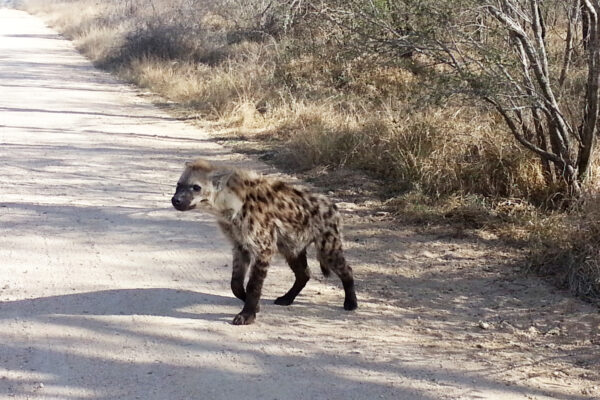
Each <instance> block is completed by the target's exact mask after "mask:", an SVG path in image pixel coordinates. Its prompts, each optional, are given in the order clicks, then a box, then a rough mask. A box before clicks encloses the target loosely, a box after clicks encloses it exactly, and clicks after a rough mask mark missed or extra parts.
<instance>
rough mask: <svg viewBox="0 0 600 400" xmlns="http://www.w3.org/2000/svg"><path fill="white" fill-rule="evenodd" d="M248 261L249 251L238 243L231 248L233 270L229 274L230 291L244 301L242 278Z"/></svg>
mask: <svg viewBox="0 0 600 400" xmlns="http://www.w3.org/2000/svg"><path fill="white" fill-rule="evenodd" d="M249 263H250V253H249V252H248V251H247V250H245V249H244V248H243V247H242V246H240V245H235V247H234V248H233V272H232V274H231V291H232V292H233V294H234V295H235V297H237V298H238V299H240V300H242V301H246V291H245V290H244V278H246V271H247V270H248V264H249Z"/></svg>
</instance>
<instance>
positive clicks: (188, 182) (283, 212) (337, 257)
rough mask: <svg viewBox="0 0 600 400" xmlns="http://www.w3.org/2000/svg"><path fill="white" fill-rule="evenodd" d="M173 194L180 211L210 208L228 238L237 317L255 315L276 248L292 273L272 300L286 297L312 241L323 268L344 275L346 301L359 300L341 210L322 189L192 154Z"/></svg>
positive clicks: (304, 272)
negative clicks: (239, 307)
mask: <svg viewBox="0 0 600 400" xmlns="http://www.w3.org/2000/svg"><path fill="white" fill-rule="evenodd" d="M171 201H172V203H173V206H174V207H175V208H176V209H177V210H179V211H187V210H191V209H194V208H199V209H204V210H205V211H208V212H210V213H211V214H213V215H215V216H216V217H217V219H218V224H219V226H220V228H221V230H222V231H223V233H224V234H225V236H227V238H228V239H229V240H230V241H231V242H232V243H233V273H232V277H231V289H232V291H233V294H234V295H235V296H236V297H237V298H239V299H240V300H242V301H244V308H243V309H242V311H241V312H240V313H239V314H238V315H236V316H235V318H234V319H233V323H234V324H235V325H244V324H250V323H252V322H253V321H254V320H255V318H256V313H257V312H258V311H259V300H260V295H261V291H262V285H263V281H264V279H265V277H266V275H267V269H268V266H269V262H270V261H271V258H272V257H273V255H274V254H275V253H276V252H279V253H281V254H282V255H283V256H284V257H285V259H286V261H287V263H288V264H289V266H290V267H291V268H292V271H293V272H294V275H295V276H296V280H295V282H294V285H293V286H292V287H291V289H290V290H289V291H288V292H287V293H286V294H284V295H283V296H281V297H279V298H277V299H276V300H275V304H278V305H290V304H292V302H293V301H294V299H295V298H296V296H297V295H298V294H299V293H300V291H302V289H303V288H304V286H305V285H306V283H307V282H308V280H309V278H310V273H309V269H308V264H307V262H306V248H307V247H308V246H309V245H310V244H311V243H314V245H315V247H316V249H317V258H318V260H319V262H320V264H321V270H322V271H323V274H324V275H325V276H328V275H329V274H330V271H333V272H334V273H335V274H336V275H338V276H339V277H340V279H341V280H342V284H343V286H344V292H345V300H344V308H345V309H346V310H354V309H356V308H357V300H356V293H355V290H354V278H353V276H352V268H350V266H349V265H348V264H347V263H346V260H345V258H344V254H343V250H342V240H341V232H340V228H341V218H340V215H339V212H338V210H337V207H336V205H335V204H334V203H333V202H331V200H329V199H328V198H327V197H325V196H323V195H320V194H316V193H311V192H310V191H308V190H307V189H306V188H303V187H300V186H295V185H290V184H288V183H285V182H282V181H280V180H277V179H273V178H268V177H264V176H261V175H258V174H256V173H254V172H251V171H242V170H237V169H231V168H227V167H216V166H214V165H212V164H210V163H209V162H207V161H205V160H196V161H194V162H189V163H186V165H185V170H184V171H183V174H182V175H181V177H180V178H179V181H178V183H177V189H176V192H175V195H174V196H173V198H172V200H171ZM248 270H249V274H250V276H249V279H248V284H247V286H246V288H244V279H245V277H246V274H247V273H248Z"/></svg>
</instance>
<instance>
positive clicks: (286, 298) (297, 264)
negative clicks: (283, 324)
mask: <svg viewBox="0 0 600 400" xmlns="http://www.w3.org/2000/svg"><path fill="white" fill-rule="evenodd" d="M285 259H286V261H287V263H288V264H289V266H290V268H292V271H294V275H296V281H295V282H294V285H293V286H292V288H291V289H290V290H289V291H288V292H287V293H286V294H284V295H283V296H281V297H278V298H277V299H276V300H275V304H277V305H280V306H289V305H290V304H292V303H293V302H294V299H295V298H296V296H298V294H299V293H300V292H301V291H302V289H304V286H306V282H308V280H309V279H310V272H309V269H308V263H307V262H306V249H304V250H302V251H301V252H300V254H298V255H297V256H295V257H294V256H291V255H288V256H286V257H285Z"/></svg>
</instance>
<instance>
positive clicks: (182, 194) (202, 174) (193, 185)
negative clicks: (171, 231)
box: [171, 160, 215, 211]
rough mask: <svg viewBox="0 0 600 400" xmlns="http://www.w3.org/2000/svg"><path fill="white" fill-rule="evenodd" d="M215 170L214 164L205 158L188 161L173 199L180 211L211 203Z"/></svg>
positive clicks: (174, 204) (174, 205) (172, 201)
mask: <svg viewBox="0 0 600 400" xmlns="http://www.w3.org/2000/svg"><path fill="white" fill-rule="evenodd" d="M214 172H215V169H214V168H213V166H212V165H211V164H210V163H209V162H207V161H205V160H196V161H193V162H186V163H185V170H184V171H183V173H182V174H181V177H180V178H179V181H178V182H177V189H176V190H175V194H174V195H173V198H172V199H171V203H172V204H173V207H175V208H176V209H177V210H179V211H188V210H192V209H194V208H196V207H198V206H199V205H204V204H206V205H210V204H211V203H212V200H213V196H214V192H215V186H214V183H213V179H214V178H215V177H214V176H213V175H214V174H213V173H214Z"/></svg>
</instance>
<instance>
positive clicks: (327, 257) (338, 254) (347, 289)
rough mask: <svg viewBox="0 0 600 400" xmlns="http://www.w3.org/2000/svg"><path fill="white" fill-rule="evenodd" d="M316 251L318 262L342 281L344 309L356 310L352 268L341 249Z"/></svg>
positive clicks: (356, 303) (356, 302)
mask: <svg viewBox="0 0 600 400" xmlns="http://www.w3.org/2000/svg"><path fill="white" fill-rule="evenodd" d="M318 251H319V254H318V256H319V261H321V263H324V264H326V265H327V266H328V267H329V268H330V269H331V270H333V272H335V274H336V275H337V276H339V277H340V279H341V280H342V285H344V294H345V299H344V309H345V310H348V311H351V310H356V308H357V307H358V301H357V300H356V292H355V290H354V277H353V275H352V268H350V266H349V265H348V264H347V263H346V259H345V258H344V253H343V252H342V249H341V248H337V249H331V250H329V251H326V250H323V249H318Z"/></svg>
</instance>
